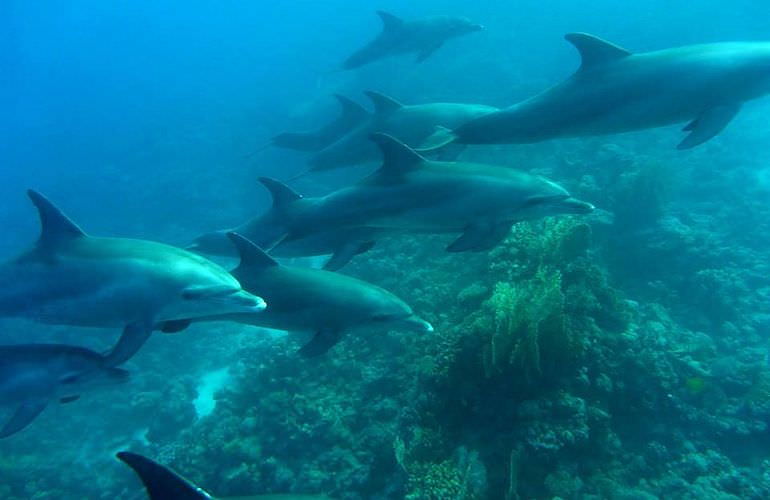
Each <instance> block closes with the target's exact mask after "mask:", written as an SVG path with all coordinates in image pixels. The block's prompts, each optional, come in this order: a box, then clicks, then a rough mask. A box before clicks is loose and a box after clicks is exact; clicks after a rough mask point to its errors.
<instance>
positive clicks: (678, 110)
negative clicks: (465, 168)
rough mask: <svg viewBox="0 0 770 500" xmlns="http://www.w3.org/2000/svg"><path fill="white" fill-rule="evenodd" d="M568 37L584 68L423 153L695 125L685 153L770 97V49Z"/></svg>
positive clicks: (431, 143)
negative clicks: (648, 46)
mask: <svg viewBox="0 0 770 500" xmlns="http://www.w3.org/2000/svg"><path fill="white" fill-rule="evenodd" d="M566 39H567V40H568V41H569V42H570V43H572V44H573V45H574V46H575V48H577V50H578V51H579V52H580V55H581V58H582V64H581V66H580V69H578V71H577V72H576V73H575V74H574V75H573V76H572V77H570V78H568V79H567V80H566V81H564V82H562V83H560V84H558V85H556V86H555V87H552V88H550V89H548V90H546V91H544V92H542V93H540V94H538V95H536V96H534V97H532V98H530V99H527V100H525V101H523V102H521V103H519V104H515V105H513V106H511V107H509V108H507V109H503V110H501V111H498V112H496V113H491V114H489V115H486V116H482V117H480V118H477V119H475V120H472V121H469V122H468V123H465V124H463V125H460V126H459V127H457V128H455V129H454V130H451V131H449V130H439V131H438V132H437V133H436V134H434V135H433V136H432V137H431V138H430V139H428V140H427V141H426V142H425V143H424V145H423V146H422V148H421V151H426V150H432V149H435V148H438V147H441V146H443V145H445V144H448V143H450V142H456V143H459V144H522V143H533V142H539V141H544V140H548V139H554V138H558V137H581V136H594V135H605V134H616V133H621V132H629V131H633V130H642V129H647V128H654V127H661V126H664V125H672V124H676V123H685V122H689V123H687V125H686V126H685V127H684V131H685V132H689V134H688V135H687V137H685V139H684V140H683V141H682V142H681V143H680V144H679V146H678V149H689V148H693V147H695V146H698V145H699V144H702V143H704V142H706V141H708V140H709V139H711V138H712V137H714V136H715V135H717V134H719V133H720V132H721V131H722V130H723V129H724V128H725V127H726V126H727V124H728V123H730V120H732V119H733V117H735V115H736V114H738V111H740V109H741V105H742V104H743V103H744V102H746V101H749V100H751V99H756V98H758V97H761V96H763V95H765V94H768V93H770V43H768V42H730V43H713V44H706V45H689V46H685V47H679V48H672V49H665V50H658V51H654V52H644V53H640V54H632V53H631V52H629V51H627V50H625V49H623V48H621V47H618V46H617V45H613V44H611V43H609V42H606V41H604V40H601V39H599V38H597V37H595V36H592V35H588V34H585V33H571V34H568V35H566Z"/></svg>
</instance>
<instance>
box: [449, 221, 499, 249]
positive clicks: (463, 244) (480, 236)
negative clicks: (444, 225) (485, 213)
mask: <svg viewBox="0 0 770 500" xmlns="http://www.w3.org/2000/svg"><path fill="white" fill-rule="evenodd" d="M512 225H513V224H511V223H510V222H497V223H495V222H486V221H484V222H476V223H473V224H469V225H468V226H467V227H466V228H465V232H464V233H463V234H461V235H460V237H459V238H457V239H456V240H455V241H453V242H452V243H451V244H450V245H449V246H448V247H447V251H448V252H483V251H485V250H489V249H490V248H493V247H495V246H496V245H497V244H498V243H500V242H501V241H503V240H504V239H505V237H506V236H508V234H509V233H510V232H511V226H512Z"/></svg>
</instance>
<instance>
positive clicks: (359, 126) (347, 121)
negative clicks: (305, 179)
mask: <svg viewBox="0 0 770 500" xmlns="http://www.w3.org/2000/svg"><path fill="white" fill-rule="evenodd" d="M364 94H365V95H366V96H367V97H368V98H369V100H371V102H372V104H373V111H371V112H370V111H368V110H366V109H364V108H363V107H362V106H360V105H359V104H356V103H355V102H353V101H351V100H350V99H347V98H344V97H342V96H336V98H337V99H338V100H339V101H340V103H341V107H342V112H341V113H340V115H339V116H338V118H337V119H335V120H334V121H332V122H331V123H329V124H328V125H326V126H324V127H321V128H320V129H318V130H316V131H311V132H300V133H294V132H288V133H283V134H279V135H277V136H276V137H275V138H273V141H272V145H273V146H276V147H282V148H286V149H293V150H295V151H302V152H309V153H312V155H311V156H310V158H309V160H308V163H309V165H310V167H309V169H308V170H306V171H304V172H302V173H300V174H299V175H298V176H295V177H293V178H292V179H294V178H296V177H299V176H301V175H305V174H306V173H308V172H319V171H325V170H332V169H337V168H344V167H351V166H356V165H362V164H367V163H370V162H376V161H377V160H378V159H379V157H380V153H379V150H378V149H377V147H376V145H375V144H374V143H373V142H372V141H371V140H370V139H369V136H370V135H371V134H372V133H375V132H379V133H384V134H388V135H392V136H394V137H396V138H397V139H399V140H400V141H401V142H403V143H405V144H407V145H409V146H412V147H417V146H420V145H422V144H423V142H424V141H425V140H426V139H427V138H428V137H430V136H431V134H433V133H434V132H435V131H436V129H437V127H444V128H449V129H454V128H457V127H459V126H461V125H462V124H464V123H467V122H469V121H471V120H474V119H476V118H479V117H481V116H485V115H487V114H490V113H493V112H495V111H499V109H498V108H495V107H493V106H486V105H483V104H469V103H454V102H434V103H426V104H402V103H401V102H399V101H397V100H396V99H393V98H392V97H390V96H387V95H385V94H382V93H379V92H374V91H366V92H364ZM460 151H461V148H459V147H458V148H456V149H455V150H447V149H442V150H441V152H440V159H444V160H451V159H454V158H455V157H456V156H457V154H458V153H459V152H460Z"/></svg>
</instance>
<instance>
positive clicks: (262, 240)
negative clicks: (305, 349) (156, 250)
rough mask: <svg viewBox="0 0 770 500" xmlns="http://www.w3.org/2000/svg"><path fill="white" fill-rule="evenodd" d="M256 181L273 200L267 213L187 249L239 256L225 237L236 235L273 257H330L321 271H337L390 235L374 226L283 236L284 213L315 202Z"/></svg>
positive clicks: (203, 237)
mask: <svg viewBox="0 0 770 500" xmlns="http://www.w3.org/2000/svg"><path fill="white" fill-rule="evenodd" d="M259 180H260V182H261V183H262V184H263V185H264V186H265V187H266V188H267V189H268V191H269V192H270V194H271V196H272V198H273V204H272V206H271V207H270V208H269V209H268V210H267V211H266V212H264V213H262V214H260V215H258V216H256V217H253V218H251V219H249V220H248V221H246V222H244V223H243V224H241V225H239V226H236V227H234V228H230V229H222V230H218V231H211V232H208V233H204V234H202V235H200V236H198V237H196V238H195V239H194V240H193V242H192V243H191V244H190V245H188V246H187V247H186V248H187V249H188V250H193V251H195V252H200V253H204V254H209V255H219V256H226V257H235V256H237V255H238V253H237V251H236V248H235V247H234V246H233V244H232V242H231V241H230V238H229V237H228V236H227V235H228V233H231V232H235V233H238V234H240V235H242V236H243V237H245V238H246V239H248V240H249V241H252V242H253V243H254V244H255V245H257V246H258V247H260V248H264V249H267V250H269V252H270V255H272V256H273V257H279V258H280V257H283V258H291V257H314V256H320V255H331V258H330V259H329V260H328V261H327V262H326V264H325V265H324V269H325V270H327V271H336V270H338V269H340V268H342V267H343V266H344V265H345V264H347V263H348V262H349V261H350V260H351V259H352V258H353V257H355V256H356V255H359V254H361V253H364V252H366V251H368V250H369V249H371V248H372V247H373V246H374V244H375V242H376V240H377V239H378V238H379V237H381V236H383V235H385V234H390V233H392V232H393V231H389V230H386V229H383V228H373V227H341V228H333V229H331V230H329V231H323V232H314V233H310V234H305V235H302V236H300V237H296V238H294V237H286V232H287V229H286V226H285V225H284V223H283V220H284V218H285V217H286V214H287V213H291V212H296V211H301V210H303V209H305V208H309V207H312V206H313V205H314V204H315V202H316V200H315V199H314V198H310V199H307V198H304V197H303V196H302V195H300V194H299V193H297V192H295V191H294V190H293V189H291V188H290V187H288V186H286V185H285V184H283V183H281V182H278V181H276V180H273V179H270V178H267V177H262V178H260V179H259Z"/></svg>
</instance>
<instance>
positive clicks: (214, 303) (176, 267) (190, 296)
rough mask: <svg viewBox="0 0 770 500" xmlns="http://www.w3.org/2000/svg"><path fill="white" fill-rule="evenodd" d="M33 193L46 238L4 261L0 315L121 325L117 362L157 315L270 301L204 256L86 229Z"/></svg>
mask: <svg viewBox="0 0 770 500" xmlns="http://www.w3.org/2000/svg"><path fill="white" fill-rule="evenodd" d="M28 194H29V197H30V199H31V200H32V202H33V203H34V205H35V206H36V207H37V210H38V213H39V215H40V222H41V233H40V239H39V240H38V242H37V244H36V245H35V246H34V247H33V248H32V249H31V250H29V251H27V252H25V253H23V254H22V255H21V256H19V257H17V258H15V259H12V260H10V261H8V262H5V263H3V264H0V316H16V317H24V318H29V319H34V320H37V321H40V322H43V323H53V324H64V325H77V326H93V327H116V326H120V327H123V328H124V329H123V334H122V335H121V337H120V340H119V341H118V343H117V344H116V346H115V347H114V348H113V350H112V351H111V352H110V354H109V355H108V356H107V363H108V364H111V365H113V366H114V365H118V364H120V363H122V362H124V361H125V360H126V359H128V358H130V357H131V356H133V355H134V353H136V351H137V350H138V349H139V348H140V347H141V346H142V344H143V343H144V342H145V341H146V340H147V338H148V337H149V335H150V333H151V332H152V330H153V326H154V325H155V323H156V322H158V321H165V320H170V319H176V318H189V317H191V316H206V315H211V314H220V313H227V312H256V311H260V310H262V309H264V308H265V304H264V301H263V300H262V299H261V298H259V297H255V296H253V295H251V294H250V293H248V292H245V291H244V290H242V289H241V285H240V284H239V283H238V281H237V280H236V279H235V278H234V277H232V276H231V275H230V274H229V273H228V272H227V271H226V270H224V269H223V268H221V267H220V266H218V265H216V264H214V263H213V262H211V261H209V260H207V259H205V258H203V257H200V256H198V255H196V254H194V253H192V252H188V251H186V250H181V249H178V248H175V247H172V246H169V245H164V244H162V243H155V242H152V241H146V240H133V239H126V238H99V237H94V236H87V235H86V233H84V232H83V230H81V229H80V228H79V227H78V226H77V225H76V224H75V223H74V222H72V221H71V220H70V219H69V218H68V217H67V216H66V215H64V214H63V213H62V212H61V211H60V210H59V209H58V208H56V207H55V206H54V205H53V204H52V203H51V202H50V201H48V199H46V198H45V197H44V196H42V195H41V194H39V193H37V192H35V191H31V190H30V191H29V192H28Z"/></svg>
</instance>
